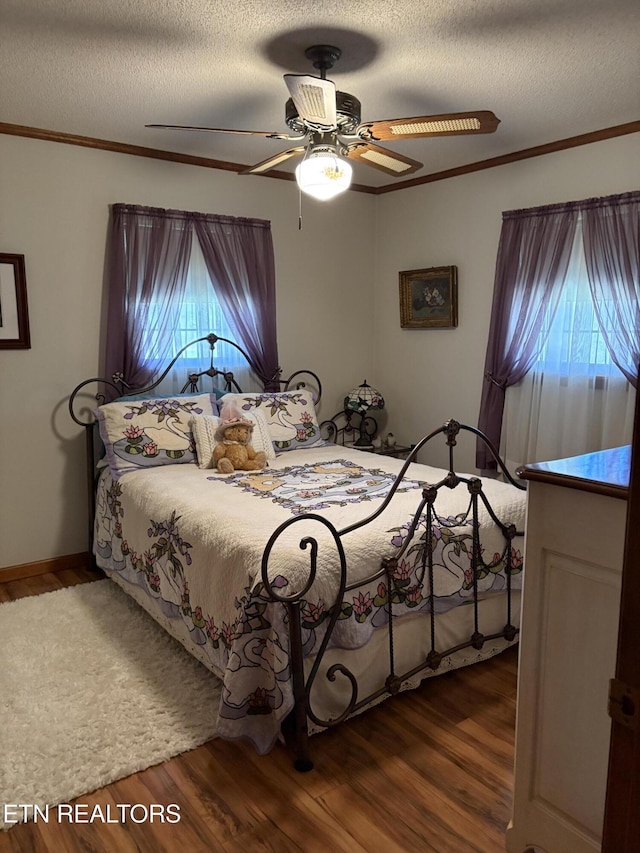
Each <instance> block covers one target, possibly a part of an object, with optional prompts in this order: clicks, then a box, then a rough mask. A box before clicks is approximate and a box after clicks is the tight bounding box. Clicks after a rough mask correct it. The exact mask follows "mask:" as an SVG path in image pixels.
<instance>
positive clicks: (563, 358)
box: [532, 222, 623, 378]
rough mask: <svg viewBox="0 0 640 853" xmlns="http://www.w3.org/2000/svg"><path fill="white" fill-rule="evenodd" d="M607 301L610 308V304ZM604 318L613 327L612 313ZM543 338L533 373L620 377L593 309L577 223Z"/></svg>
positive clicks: (607, 313)
mask: <svg viewBox="0 0 640 853" xmlns="http://www.w3.org/2000/svg"><path fill="white" fill-rule="evenodd" d="M609 301H610V302H611V307H612V306H613V303H612V300H609ZM605 314H606V316H607V317H608V318H609V322H610V323H612V322H613V320H612V318H613V317H614V316H615V312H614V311H612V310H608V311H606V312H605ZM609 331H611V328H609ZM542 337H543V338H544V339H546V340H545V344H544V346H543V347H542V349H541V351H540V354H539V355H538V357H537V359H536V360H535V362H534V365H533V368H532V369H533V370H534V371H535V372H536V373H544V374H554V375H557V376H565V377H568V376H569V375H578V374H579V375H582V376H594V377H595V376H599V377H604V376H615V377H619V378H622V376H623V374H622V372H621V371H620V370H619V368H618V367H617V366H616V365H615V364H614V362H613V359H612V358H611V354H610V352H609V350H608V348H607V345H606V343H605V340H604V337H603V334H602V332H601V330H600V325H599V323H598V318H597V316H596V312H595V309H594V305H593V297H592V295H591V289H590V288H589V278H588V275H587V267H586V261H585V256H584V249H583V242H582V229H581V224H580V222H578V227H577V231H576V237H575V241H574V246H573V251H572V256H571V261H570V263H569V269H568V272H567V278H566V280H565V283H564V287H563V290H562V294H561V296H560V301H559V304H558V307H557V309H556V313H555V316H554V315H552V312H551V310H549V311H547V313H546V315H545V317H544V321H543V326H542Z"/></svg>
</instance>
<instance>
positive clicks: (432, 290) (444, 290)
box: [400, 267, 458, 329]
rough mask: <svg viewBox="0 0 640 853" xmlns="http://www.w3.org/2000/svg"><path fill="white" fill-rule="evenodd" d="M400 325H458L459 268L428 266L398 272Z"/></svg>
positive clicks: (416, 327)
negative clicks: (426, 267)
mask: <svg viewBox="0 0 640 853" xmlns="http://www.w3.org/2000/svg"><path fill="white" fill-rule="evenodd" d="M400 325H401V327H402V328H403V329H452V328H455V327H456V326H457V325H458V270H457V268H456V267H429V268H428V269H424V270H405V271H404V272H401V273H400Z"/></svg>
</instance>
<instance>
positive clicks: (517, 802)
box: [507, 447, 631, 853]
mask: <svg viewBox="0 0 640 853" xmlns="http://www.w3.org/2000/svg"><path fill="white" fill-rule="evenodd" d="M630 459H631V448H630V447H621V448H615V449H613V450H605V451H601V452H599V453H589V454H586V455H584V456H576V457H573V458H571V459H563V460H559V461H556V462H549V463H538V464H535V465H528V466H526V467H524V468H522V469H520V471H519V472H518V473H519V476H520V477H521V478H523V479H525V480H527V481H528V490H529V491H528V509H527V526H526V540H525V553H526V557H525V579H524V593H523V610H522V623H521V635H520V658H519V672H518V711H517V725H516V757H515V789H514V807H513V818H512V821H511V824H510V826H509V829H508V831H507V850H508V851H509V853H523V851H529V850H536V851H537V850H544V851H546V853H594V851H599V850H600V846H601V838H602V824H603V816H604V804H605V791H606V781H607V762H608V754H609V737H610V729H611V726H610V719H609V716H608V714H607V701H608V692H609V680H610V679H611V678H613V676H614V674H615V663H616V646H617V634H618V614H619V606H620V587H621V576H622V565H623V554H624V543H625V525H626V511H627V498H628V483H629V466H630Z"/></svg>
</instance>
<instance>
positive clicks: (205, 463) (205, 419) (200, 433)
mask: <svg viewBox="0 0 640 853" xmlns="http://www.w3.org/2000/svg"><path fill="white" fill-rule="evenodd" d="M246 418H247V420H248V421H252V422H253V424H254V427H253V432H252V434H251V445H252V447H253V449H254V450H262V451H264V453H265V456H266V457H267V461H268V460H270V459H271V460H273V459H275V458H276V453H275V450H274V449H273V442H272V441H271V436H270V435H269V429H268V427H267V421H266V419H265V417H264V415H263V414H262V412H260V411H256V412H247V414H246ZM189 423H190V426H191V431H192V432H193V437H194V439H195V442H196V453H197V456H198V468H213V461H212V457H213V448H214V447H215V446H216V444H217V443H218V442H217V441H216V437H215V434H216V430H217V428H218V424H219V423H220V418H219V417H216V416H215V415H196V416H194V417H192V418H191V420H190V422H189Z"/></svg>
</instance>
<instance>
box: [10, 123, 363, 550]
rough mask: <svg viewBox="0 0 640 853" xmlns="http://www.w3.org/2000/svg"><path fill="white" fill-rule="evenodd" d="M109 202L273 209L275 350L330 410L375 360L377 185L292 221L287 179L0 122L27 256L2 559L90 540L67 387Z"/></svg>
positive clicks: (83, 353) (89, 357)
mask: <svg viewBox="0 0 640 853" xmlns="http://www.w3.org/2000/svg"><path fill="white" fill-rule="evenodd" d="M114 202H127V203H131V204H143V205H151V206H157V207H165V208H179V209H183V210H197V211H202V212H208V213H221V214H228V215H232V216H249V217H255V218H261V219H269V220H270V221H271V223H272V233H273V241H274V249H275V257H276V276H277V312H278V342H279V355H280V363H281V365H282V367H283V369H284V371H285V373H287V372H291V371H293V370H294V369H296V368H298V367H301V366H302V367H309V368H311V369H313V370H315V371H316V372H317V373H318V374H319V375H320V377H321V378H322V380H323V383H324V398H323V404H322V409H321V413H322V414H323V415H324V416H325V417H329V416H330V415H331V414H333V413H334V412H335V411H336V410H337V409H338V408H339V407H340V403H341V400H342V398H343V396H344V394H345V392H346V391H348V390H349V389H350V388H351V387H353V385H356V384H358V383H359V382H360V381H361V380H362V377H363V376H364V375H365V372H366V369H367V366H368V365H369V364H370V352H369V347H370V344H369V340H370V336H369V330H370V328H371V325H372V322H373V306H372V302H371V298H370V297H371V281H372V279H373V253H372V250H371V249H372V240H373V233H374V208H375V205H374V197H373V196H370V195H365V194H362V193H348V194H346V196H344V197H341V198H339V199H336V200H335V201H333V202H332V203H331V205H330V206H323V205H322V204H320V203H316V202H313V201H305V202H304V204H303V217H304V221H303V228H302V231H298V196H297V192H296V188H295V185H294V184H293V183H288V182H283V181H277V180H273V179H269V178H265V177H255V176H242V177H241V176H238V175H235V174H233V173H227V172H221V171H215V170H210V169H203V168H199V167H195V166H185V165H181V164H175V163H170V162H165V161H160V160H150V159H144V158H139V157H132V156H128V155H122V154H113V153H109V152H105V151H98V150H92V149H87V148H80V147H75V146H69V145H63V144H57V143H49V142H41V141H38V140H32V139H22V138H18V137H12V136H2V135H0V252H12V253H18V254H23V255H24V256H25V264H26V276H27V295H28V303H29V317H30V328H31V349H30V350H5V351H2V352H0V389H1V390H0V567H7V566H14V565H19V564H22V563H27V562H35V561H38V560H45V559H49V558H52V557H57V556H62V555H66V554H74V553H79V552H81V551H84V550H86V534H85V531H86V524H87V522H86V512H85V503H84V470H83V463H84V451H83V439H82V435H81V430H80V428H79V427H77V426H76V425H75V424H74V423H73V422H72V421H71V420H70V418H69V414H68V411H67V397H68V395H69V393H70V391H71V390H72V389H73V388H74V386H75V385H76V384H77V383H79V382H80V381H81V380H83V379H85V378H88V377H89V376H95V375H97V370H98V355H99V347H100V340H99V337H100V334H99V332H100V322H101V305H102V302H103V297H104V294H103V269H104V257H105V239H106V233H107V223H108V216H109V205H110V204H112V203H114ZM354 316H358V317H360V318H361V319H362V323H354V322H353V317H354ZM367 375H368V374H367ZM370 378H371V380H372V381H373V380H374V379H375V377H374V376H371V377H370Z"/></svg>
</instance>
